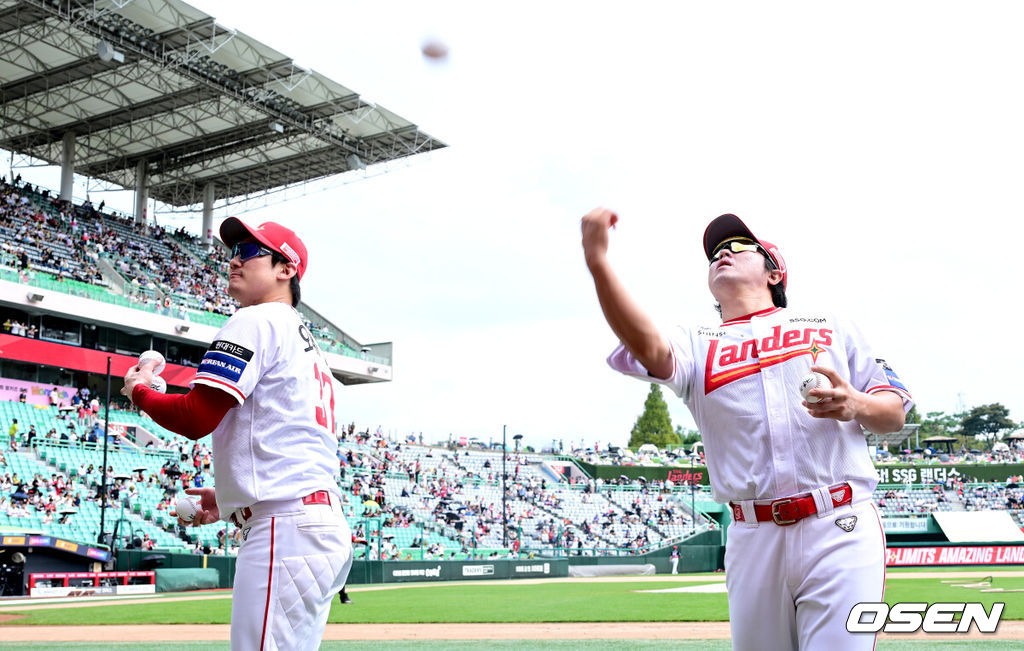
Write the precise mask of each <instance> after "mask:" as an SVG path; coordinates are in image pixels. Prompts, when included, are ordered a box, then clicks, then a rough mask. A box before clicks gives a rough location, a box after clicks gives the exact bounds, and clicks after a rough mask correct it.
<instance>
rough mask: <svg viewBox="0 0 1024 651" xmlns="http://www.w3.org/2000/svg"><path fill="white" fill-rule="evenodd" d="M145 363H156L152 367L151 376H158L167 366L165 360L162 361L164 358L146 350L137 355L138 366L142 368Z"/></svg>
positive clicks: (155, 352)
mask: <svg viewBox="0 0 1024 651" xmlns="http://www.w3.org/2000/svg"><path fill="white" fill-rule="evenodd" d="M146 362H155V363H156V364H155V365H154V366H153V375H160V373H161V372H162V371H163V370H164V366H165V365H166V364H167V362H166V360H164V356H163V355H161V354H160V353H159V352H157V351H155V350H147V351H146V352H144V353H142V354H141V355H139V366H142V365H143V364H145V363H146Z"/></svg>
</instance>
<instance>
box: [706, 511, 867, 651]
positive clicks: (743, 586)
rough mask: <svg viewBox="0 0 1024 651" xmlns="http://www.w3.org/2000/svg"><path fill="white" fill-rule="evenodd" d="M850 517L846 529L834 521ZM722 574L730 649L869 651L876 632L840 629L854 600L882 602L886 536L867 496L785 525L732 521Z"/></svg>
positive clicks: (759, 650)
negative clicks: (853, 518) (852, 523)
mask: <svg viewBox="0 0 1024 651" xmlns="http://www.w3.org/2000/svg"><path fill="white" fill-rule="evenodd" d="M851 515H852V516H856V517H857V522H856V524H855V526H854V528H853V530H852V531H849V532H847V531H844V530H843V529H842V528H840V527H839V526H837V525H836V520H839V519H840V518H846V517H849V516H851ZM848 523H849V521H845V524H848ZM725 571H726V574H725V582H726V587H727V589H728V591H729V627H730V630H731V631H732V647H733V649H739V650H746V649H751V650H757V651H763V650H765V649H772V650H776V651H781V650H784V649H828V650H829V651H846V650H848V649H849V650H861V649H863V650H865V651H871V649H873V648H874V645H875V636H874V634H872V633H850V632H848V631H847V630H846V620H847V617H849V615H850V610H851V609H852V608H853V605H854V604H856V603H859V602H862V601H872V602H877V601H881V600H882V594H883V590H884V586H885V536H884V534H883V532H882V522H881V519H880V518H879V516H878V511H877V510H875V506H874V504H873V503H872V502H871V500H870V499H868V500H863V501H859V502H857V503H855V504H849V505H846V506H841V507H838V508H836V509H835V511H833V512H832V513H830V514H829V515H828V516H826V517H822V518H818V517H816V516H814V515H812V516H810V517H807V518H804V519H803V520H800V521H799V522H797V523H795V524H793V525H791V526H788V527H781V526H779V525H777V524H775V523H774V522H760V523H754V524H748V523H746V522H733V523H732V524H731V525H729V530H728V540H727V542H726V547H725Z"/></svg>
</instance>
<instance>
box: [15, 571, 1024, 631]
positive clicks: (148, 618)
mask: <svg viewBox="0 0 1024 651" xmlns="http://www.w3.org/2000/svg"><path fill="white" fill-rule="evenodd" d="M720 578H721V575H719V578H718V580H717V581H714V582H720ZM969 581H973V580H964V581H963V582H965V583H966V582H969ZM711 582H712V581H709V582H708V583H711ZM700 584H701V582H695V583H686V584H682V583H680V582H677V581H643V582H639V581H638V582H623V583H619V582H599V581H587V580H585V579H584V580H580V581H574V582H568V583H516V582H513V581H509V582H504V583H499V584H493V583H488V584H466V583H462V584H458V585H455V584H432V585H429V586H426V585H410V586H407V587H399V588H395V589H388V590H359V589H358V588H355V589H353V591H352V592H351V595H352V598H353V600H354V602H355V603H353V604H351V605H342V604H341V603H340V602H337V601H335V602H334V605H333V606H332V608H331V615H330V620H329V621H330V622H332V623H363V624H368V623H410V624H415V623H423V622H440V623H463V622H686V621H698V622H700V621H727V620H728V618H729V612H728V605H727V601H726V596H725V594H722V593H715V594H703V593H693V592H682V593H648V592H644V591H647V590H660V589H665V588H677V587H680V586H683V585H686V586H693V585H700ZM992 587H997V588H1003V589H1007V590H1012V589H1020V590H1024V577H1008V578H1003V577H996V578H995V579H994V580H993V583H992ZM885 596H886V601H888V602H889V603H890V604H891V603H895V602H897V601H924V602H935V601H978V602H981V603H983V604H985V606H986V610H988V609H990V608H991V605H992V603H994V602H996V601H999V602H1003V603H1005V604H1006V608H1005V610H1004V612H1003V617H1002V619H1004V620H1011V619H1018V620H1019V619H1024V592H1003V593H999V592H981V591H980V590H978V589H973V588H964V587H958V586H955V585H951V584H948V583H942V580H941V579H934V578H890V580H889V581H888V582H887V587H886V595H885ZM0 612H7V613H11V614H16V613H17V614H24V615H26V617H25V618H22V619H18V620H17V623H18V624H20V625H49V626H55V625H84V624H143V623H148V624H227V623H229V622H230V619H231V599H230V595H229V594H225V595H224V596H223V598H216V599H208V600H201V601H180V602H174V603H173V604H171V603H132V602H122V603H119V604H118V605H116V606H112V605H111V604H110V603H109V602H107V603H104V604H98V605H96V606H89V607H76V608H55V609H51V610H34V611H24V612H22V613H18V611H17V610H13V609H12V610H5V609H3V607H2V606H0ZM0 630H2V629H0ZM0 637H2V636H0Z"/></svg>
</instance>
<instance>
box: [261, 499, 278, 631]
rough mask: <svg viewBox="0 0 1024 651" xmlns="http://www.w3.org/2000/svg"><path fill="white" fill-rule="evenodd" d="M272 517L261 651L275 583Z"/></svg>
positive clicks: (272, 519) (272, 521) (271, 521)
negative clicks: (271, 587)
mask: <svg viewBox="0 0 1024 651" xmlns="http://www.w3.org/2000/svg"><path fill="white" fill-rule="evenodd" d="M276 519H277V518H270V570H269V571H268V572H267V605H266V606H265V607H264V608H263V634H262V635H261V636H260V651H263V642H264V641H265V640H266V639H267V613H269V612H270V586H272V585H273V584H274V520H276Z"/></svg>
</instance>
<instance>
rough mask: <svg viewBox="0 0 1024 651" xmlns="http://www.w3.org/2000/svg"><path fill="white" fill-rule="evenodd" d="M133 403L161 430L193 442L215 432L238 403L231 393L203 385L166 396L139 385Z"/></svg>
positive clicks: (133, 394)
mask: <svg viewBox="0 0 1024 651" xmlns="http://www.w3.org/2000/svg"><path fill="white" fill-rule="evenodd" d="M132 402H133V403H134V404H135V406H136V407H138V408H139V409H141V410H142V411H144V412H146V414H147V415H149V417H150V418H152V419H153V420H155V421H156V423H157V424H158V425H160V426H161V427H163V428H165V429H169V430H171V431H172V432H176V433H177V434H181V435H182V436H184V437H186V438H189V439H192V440H197V439H201V438H202V437H204V436H206V435H207V434H209V433H210V432H212V431H213V430H214V429H216V428H217V425H219V424H220V421H221V420H223V419H224V416H225V415H226V414H227V413H228V410H229V409H231V408H232V407H234V406H235V405H237V404H238V401H237V400H235V398H233V397H232V396H231V395H229V394H228V393H226V392H224V391H221V390H220V389H214V388H213V387H210V386H205V385H202V384H198V385H196V386H195V387H193V389H192V390H191V391H189V392H188V393H185V394H164V393H160V392H159V391H154V390H153V389H150V388H149V387H147V386H143V385H142V384H136V385H135V388H134V389H133V390H132Z"/></svg>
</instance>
